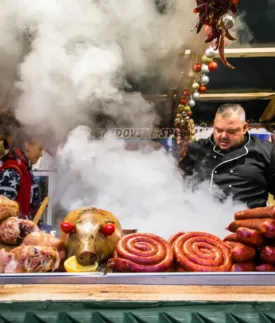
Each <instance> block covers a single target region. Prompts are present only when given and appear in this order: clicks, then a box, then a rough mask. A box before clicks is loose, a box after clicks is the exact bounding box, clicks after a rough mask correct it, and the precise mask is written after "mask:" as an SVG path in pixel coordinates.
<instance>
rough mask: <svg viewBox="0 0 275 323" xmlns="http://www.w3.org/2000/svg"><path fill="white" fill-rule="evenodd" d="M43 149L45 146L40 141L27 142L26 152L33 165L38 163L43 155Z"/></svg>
mask: <svg viewBox="0 0 275 323" xmlns="http://www.w3.org/2000/svg"><path fill="white" fill-rule="evenodd" d="M43 149H44V146H43V144H42V143H40V142H37V143H33V144H32V143H26V144H25V153H26V156H27V157H28V158H29V160H30V162H31V164H32V165H34V164H36V163H37V161H38V159H39V158H40V157H42V152H43Z"/></svg>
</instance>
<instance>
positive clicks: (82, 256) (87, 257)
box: [76, 250, 97, 266]
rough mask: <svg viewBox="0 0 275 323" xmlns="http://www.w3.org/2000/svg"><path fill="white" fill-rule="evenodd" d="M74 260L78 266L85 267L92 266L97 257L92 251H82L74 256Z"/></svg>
mask: <svg viewBox="0 0 275 323" xmlns="http://www.w3.org/2000/svg"><path fill="white" fill-rule="evenodd" d="M76 259H77V261H78V263H79V264H80V265H82V266H87V265H93V264H94V263H95V262H96V260H97V256H96V254H95V253H94V252H92V251H89V250H84V251H81V252H80V253H79V254H77V255H76Z"/></svg>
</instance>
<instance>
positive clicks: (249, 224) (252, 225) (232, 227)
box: [227, 218, 269, 232]
mask: <svg viewBox="0 0 275 323" xmlns="http://www.w3.org/2000/svg"><path fill="white" fill-rule="evenodd" d="M266 220H269V219H266V218H265V219H251V220H237V221H233V222H231V223H230V224H229V226H228V227H227V230H229V231H230V232H236V231H237V230H238V228H242V227H243V228H248V229H254V230H261V226H262V224H263V223H264V222H265V221H266Z"/></svg>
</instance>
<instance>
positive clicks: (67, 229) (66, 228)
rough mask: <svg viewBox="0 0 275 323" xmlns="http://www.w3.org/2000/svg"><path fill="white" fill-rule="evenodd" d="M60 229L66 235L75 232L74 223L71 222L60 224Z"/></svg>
mask: <svg viewBox="0 0 275 323" xmlns="http://www.w3.org/2000/svg"><path fill="white" fill-rule="evenodd" d="M60 229H61V230H62V231H63V232H64V233H71V232H73V231H74V229H75V226H74V224H73V223H71V222H70V221H63V222H61V223H60Z"/></svg>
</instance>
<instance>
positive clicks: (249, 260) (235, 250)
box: [224, 206, 275, 271]
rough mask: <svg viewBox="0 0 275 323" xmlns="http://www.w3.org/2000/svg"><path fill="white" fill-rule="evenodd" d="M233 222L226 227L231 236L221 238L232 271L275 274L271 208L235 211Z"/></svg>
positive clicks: (273, 209)
mask: <svg viewBox="0 0 275 323" xmlns="http://www.w3.org/2000/svg"><path fill="white" fill-rule="evenodd" d="M234 219H235V221H233V222H231V223H230V224H229V226H228V228H227V229H228V230H229V231H231V232H233V233H232V234H230V235H228V236H227V237H225V238H224V241H225V243H226V244H227V245H229V246H230V248H231V257H232V260H233V262H234V265H233V266H232V271H275V207H273V206H272V207H271V206H268V207H262V208H256V209H248V210H244V211H239V212H236V213H235V215H234ZM234 244H235V245H234Z"/></svg>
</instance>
